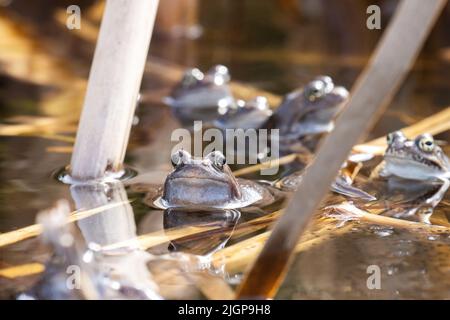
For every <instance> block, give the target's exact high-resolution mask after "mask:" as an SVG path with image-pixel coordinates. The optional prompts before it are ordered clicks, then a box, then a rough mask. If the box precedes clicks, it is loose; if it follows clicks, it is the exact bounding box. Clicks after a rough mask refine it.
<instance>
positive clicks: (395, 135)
mask: <svg viewBox="0 0 450 320" xmlns="http://www.w3.org/2000/svg"><path fill="white" fill-rule="evenodd" d="M395 140H399V141H405V140H406V137H405V135H404V134H403V133H402V132H401V131H394V132H391V133H389V134H388V135H387V136H386V142H387V144H388V145H390V144H392V143H393V142H394V141H395Z"/></svg>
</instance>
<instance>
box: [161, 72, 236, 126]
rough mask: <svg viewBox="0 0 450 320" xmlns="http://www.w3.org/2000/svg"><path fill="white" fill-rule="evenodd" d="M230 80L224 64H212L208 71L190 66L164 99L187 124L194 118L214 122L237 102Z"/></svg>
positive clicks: (182, 121) (176, 115)
mask: <svg viewBox="0 0 450 320" xmlns="http://www.w3.org/2000/svg"><path fill="white" fill-rule="evenodd" d="M229 81H230V75H229V72H228V69H227V67H225V66H222V65H216V66H214V67H212V68H211V69H210V70H209V71H208V72H207V73H206V74H203V73H202V72H201V71H200V70H199V69H197V68H193V69H189V70H187V71H186V72H185V74H184V76H183V79H182V80H181V82H180V83H179V84H178V85H177V86H176V87H175V89H174V90H173V91H172V93H171V95H170V97H167V98H166V99H165V102H166V103H167V104H168V105H169V106H170V107H172V110H173V113H174V115H175V117H177V119H179V120H180V122H181V123H183V124H185V125H192V123H193V121H195V120H202V121H206V122H208V121H212V120H214V119H216V118H217V117H218V116H219V115H220V114H221V113H225V111H226V110H227V108H229V107H231V106H234V105H235V102H234V98H233V96H232V94H231V90H230V88H229V85H228V83H229Z"/></svg>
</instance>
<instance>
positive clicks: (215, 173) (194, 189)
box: [154, 150, 272, 209]
mask: <svg viewBox="0 0 450 320" xmlns="http://www.w3.org/2000/svg"><path fill="white" fill-rule="evenodd" d="M171 160H172V164H173V166H174V171H173V172H171V173H170V174H169V175H168V176H167V179H166V181H165V183H164V192H163V195H162V197H161V198H159V199H158V200H156V201H155V203H154V204H155V205H156V206H157V207H159V208H163V209H167V208H187V207H190V208H194V207H198V208H221V209H235V208H242V207H246V206H248V205H251V204H255V205H259V204H263V203H268V202H270V201H271V200H272V195H271V193H270V191H268V190H267V189H266V188H265V187H263V186H262V185H259V184H258V183H256V182H252V181H249V180H245V179H236V178H235V177H234V176H233V174H232V172H231V170H230V168H229V167H228V165H227V164H226V159H225V156H224V155H223V154H222V153H221V152H219V151H213V152H211V153H209V154H208V155H207V156H206V157H205V158H203V159H194V158H192V157H191V155H190V154H189V153H188V152H187V151H184V150H179V151H177V152H175V153H174V154H173V155H172V159H171Z"/></svg>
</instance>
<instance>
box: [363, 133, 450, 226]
mask: <svg viewBox="0 0 450 320" xmlns="http://www.w3.org/2000/svg"><path fill="white" fill-rule="evenodd" d="M386 143H387V148H386V150H385V152H384V156H383V160H382V162H381V163H380V164H379V165H378V166H377V167H376V168H375V169H374V171H373V172H372V174H371V176H370V178H371V179H377V178H381V179H387V180H390V179H396V180H397V182H398V181H400V182H406V183H407V184H408V185H410V184H411V182H414V181H416V182H421V183H426V184H438V185H439V189H438V190H437V192H435V193H434V194H433V195H432V196H431V197H429V198H427V199H426V200H425V201H424V203H422V204H421V207H426V208H429V209H431V212H432V210H433V208H435V207H436V206H437V205H438V204H439V203H440V201H441V200H442V198H443V197H444V195H445V193H446V191H447V190H448V188H449V186H450V161H449V158H448V157H447V155H446V154H445V153H444V151H443V150H442V148H441V147H440V146H439V145H438V144H437V143H436V141H435V140H434V138H433V136H432V135H431V134H429V133H424V134H420V135H418V136H416V137H415V138H413V139H408V138H407V137H406V136H405V135H404V134H403V132H401V131H395V132H391V133H389V134H388V135H387V136H386ZM413 185H414V184H413ZM430 215H431V214H428V215H426V216H424V217H423V219H422V220H423V221H422V222H425V223H430V221H429V216H430Z"/></svg>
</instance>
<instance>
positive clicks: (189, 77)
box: [181, 68, 204, 87]
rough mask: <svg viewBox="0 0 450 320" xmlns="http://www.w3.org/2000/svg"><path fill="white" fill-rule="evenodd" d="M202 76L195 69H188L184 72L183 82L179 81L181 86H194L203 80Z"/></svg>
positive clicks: (201, 73)
mask: <svg viewBox="0 0 450 320" xmlns="http://www.w3.org/2000/svg"><path fill="white" fill-rule="evenodd" d="M203 78H204V75H203V72H201V71H200V70H199V69H197V68H193V69H189V70H187V71H186V72H185V74H184V76H183V80H181V82H182V84H183V85H184V86H186V87H189V86H192V85H194V84H196V83H197V82H198V81H201V80H203Z"/></svg>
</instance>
